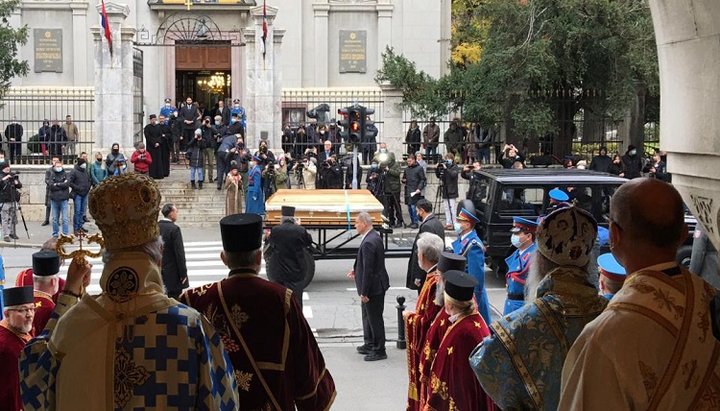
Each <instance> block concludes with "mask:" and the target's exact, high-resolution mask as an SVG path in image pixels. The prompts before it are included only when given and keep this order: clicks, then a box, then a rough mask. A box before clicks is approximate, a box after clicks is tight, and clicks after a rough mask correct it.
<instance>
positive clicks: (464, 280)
mask: <svg viewBox="0 0 720 411" xmlns="http://www.w3.org/2000/svg"><path fill="white" fill-rule="evenodd" d="M443 279H444V280H445V291H444V292H445V310H444V311H445V312H446V313H447V314H448V316H449V317H448V322H449V323H450V325H449V326H448V328H447V330H446V331H445V335H444V336H443V338H442V341H441V342H440V346H439V347H438V350H437V353H436V354H435V359H434V360H433V362H432V366H431V368H430V383H429V384H428V386H427V403H426V404H425V405H424V408H423V410H425V411H444V410H447V411H450V410H463V411H475V410H478V411H479V410H494V409H495V405H494V404H493V402H492V399H490V397H489V396H488V395H487V394H485V391H483V389H482V387H481V386H480V383H479V382H477V379H473V377H474V375H475V374H474V373H473V371H472V369H471V368H470V362H469V361H468V357H469V356H470V353H471V352H472V350H473V349H474V348H475V346H477V345H478V344H479V343H480V342H481V341H482V340H483V338H485V337H487V336H489V335H490V331H489V330H488V327H487V325H486V324H485V321H484V320H483V319H482V317H481V316H480V314H478V310H477V306H476V305H475V302H474V301H473V291H474V287H475V285H476V284H477V280H475V279H474V278H473V277H471V276H470V275H468V274H467V273H465V272H462V271H456V270H452V271H448V272H445V273H443Z"/></svg>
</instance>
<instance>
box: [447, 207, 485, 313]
mask: <svg viewBox="0 0 720 411" xmlns="http://www.w3.org/2000/svg"><path fill="white" fill-rule="evenodd" d="M479 222H480V219H479V218H477V216H475V214H473V213H471V212H470V211H468V210H467V209H466V208H465V207H463V208H461V209H460V212H459V213H458V216H457V221H455V223H454V224H453V228H454V229H455V233H457V235H458V238H457V239H456V240H455V241H453V242H452V248H453V252H454V253H455V254H458V255H462V256H464V257H465V258H466V259H467V268H466V270H465V271H466V272H467V273H468V274H470V275H471V276H472V277H473V278H475V279H476V280H477V285H476V286H475V298H476V301H477V305H478V311H479V312H480V315H481V316H482V317H483V319H484V320H485V323H486V324H490V323H491V322H492V319H491V318H490V303H489V302H488V296H487V291H485V246H484V245H483V243H482V240H480V237H479V236H478V234H477V232H475V224H477V223H479Z"/></svg>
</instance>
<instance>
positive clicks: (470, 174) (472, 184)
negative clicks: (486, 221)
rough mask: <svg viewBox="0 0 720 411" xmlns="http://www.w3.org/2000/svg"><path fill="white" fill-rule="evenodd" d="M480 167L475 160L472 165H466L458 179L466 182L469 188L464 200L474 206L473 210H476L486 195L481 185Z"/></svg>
mask: <svg viewBox="0 0 720 411" xmlns="http://www.w3.org/2000/svg"><path fill="white" fill-rule="evenodd" d="M481 168H482V165H481V164H480V161H478V160H475V161H474V162H473V163H472V165H469V164H468V165H466V166H465V167H463V170H462V172H461V173H460V177H462V178H464V179H465V180H468V184H469V188H468V191H467V193H465V198H467V199H468V200H470V201H472V202H473V204H475V208H476V209H478V205H479V204H480V202H481V201H482V200H483V199H484V198H485V195H486V194H487V187H486V186H485V185H483V184H482V175H481V174H480V169H481Z"/></svg>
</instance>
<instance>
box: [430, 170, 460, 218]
mask: <svg viewBox="0 0 720 411" xmlns="http://www.w3.org/2000/svg"><path fill="white" fill-rule="evenodd" d="M439 181H440V185H439V186H438V189H437V191H436V192H435V202H434V203H433V210H434V211H435V213H437V214H438V215H439V213H440V206H441V205H444V206H445V207H447V209H448V210H449V212H448V214H450V221H446V222H445V224H455V216H454V215H453V214H452V207H451V206H450V199H449V198H444V197H447V196H446V194H447V191H446V190H447V187H445V181H443V179H442V178H441V179H440V180H439ZM443 200H444V201H443Z"/></svg>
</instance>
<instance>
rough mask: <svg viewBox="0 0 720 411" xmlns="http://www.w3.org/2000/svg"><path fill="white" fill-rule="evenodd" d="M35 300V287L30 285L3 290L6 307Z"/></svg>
mask: <svg viewBox="0 0 720 411" xmlns="http://www.w3.org/2000/svg"><path fill="white" fill-rule="evenodd" d="M33 301H35V297H34V296H33V288H32V286H30V285H29V286H27V287H13V288H6V289H4V290H3V304H4V305H5V307H12V306H14V305H23V304H29V303H32V302H33Z"/></svg>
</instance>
